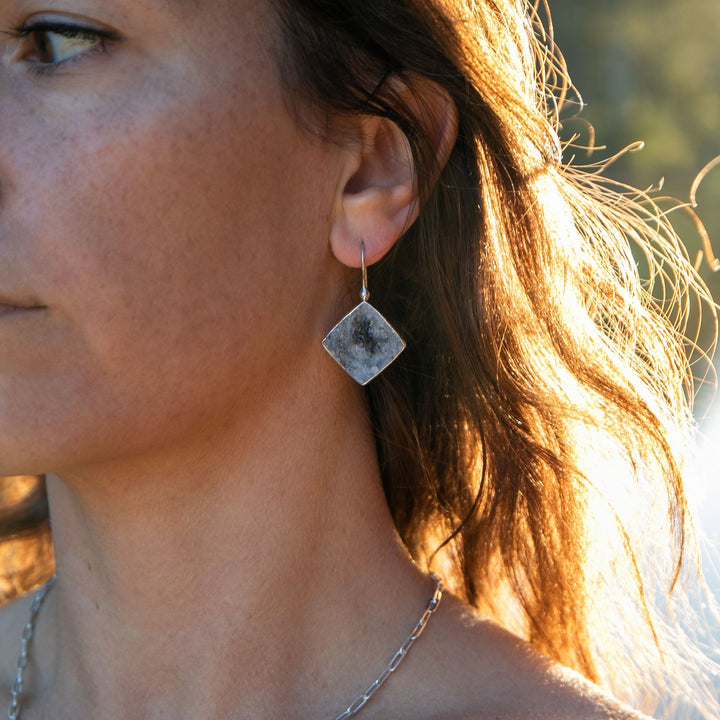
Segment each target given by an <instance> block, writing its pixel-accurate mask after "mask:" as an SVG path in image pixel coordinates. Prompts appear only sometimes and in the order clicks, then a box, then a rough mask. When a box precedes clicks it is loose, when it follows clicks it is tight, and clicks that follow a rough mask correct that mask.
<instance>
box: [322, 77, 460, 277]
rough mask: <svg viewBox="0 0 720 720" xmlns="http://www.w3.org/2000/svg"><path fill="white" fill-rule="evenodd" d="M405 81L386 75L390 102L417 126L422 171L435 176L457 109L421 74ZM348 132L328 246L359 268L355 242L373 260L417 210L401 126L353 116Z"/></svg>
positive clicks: (405, 227) (448, 143) (414, 176)
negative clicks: (422, 141) (427, 160)
mask: <svg viewBox="0 0 720 720" xmlns="http://www.w3.org/2000/svg"><path fill="white" fill-rule="evenodd" d="M410 79H411V82H407V81H405V80H401V79H400V78H398V77H391V78H389V79H388V81H387V83H388V92H389V96H390V101H391V102H392V100H393V99H394V100H395V101H396V102H397V104H398V106H399V107H400V108H401V109H402V110H403V111H404V112H405V113H406V114H409V115H411V116H412V120H413V122H414V123H415V124H416V126H418V127H419V128H420V129H421V130H422V134H423V135H424V136H425V138H426V139H427V141H428V143H429V145H430V147H431V149H432V154H433V155H434V160H435V164H434V167H433V168H432V169H428V168H424V169H423V173H424V175H428V174H432V175H433V176H435V177H436V176H437V175H438V174H439V172H440V170H441V169H442V168H443V167H444V165H445V163H446V162H447V159H448V157H449V155H450V152H451V150H452V148H453V146H454V144H455V138H456V135H457V111H456V109H455V105H454V103H453V102H452V100H451V99H450V97H449V96H448V95H447V93H446V92H445V91H444V90H442V89H441V88H440V87H439V86H438V85H436V84H435V83H434V82H432V81H431V80H429V79H427V78H424V77H421V76H412V77H411V78H410ZM352 135H353V137H354V140H353V142H352V143H351V144H349V145H348V146H347V147H346V149H345V156H344V159H345V163H344V174H343V175H342V176H341V182H340V184H339V187H338V197H337V200H336V209H335V214H334V220H333V225H332V227H331V232H330V245H331V249H332V252H333V254H334V255H335V257H336V258H337V259H338V260H339V261H340V262H341V263H343V264H344V265H347V266H349V267H359V266H360V243H361V241H362V242H364V244H365V254H366V262H367V264H368V265H371V264H372V263H374V262H377V261H378V260H380V258H382V257H383V256H384V255H385V254H386V253H387V252H388V251H389V250H390V249H391V248H392V247H393V245H394V244H395V242H397V240H398V239H399V238H400V237H401V236H402V235H403V234H404V233H405V232H406V231H407V230H408V228H409V227H410V226H411V225H412V224H413V222H415V220H416V219H417V216H418V213H419V209H420V208H419V193H418V183H417V170H416V167H415V159H414V157H413V152H412V148H411V146H410V142H409V141H408V139H407V137H406V136H405V134H404V133H403V132H402V130H401V129H400V128H399V127H398V126H397V125H396V124H395V123H394V122H393V121H392V120H390V119H389V118H387V117H380V116H364V117H362V118H358V119H357V122H356V124H355V125H354V130H353V132H352Z"/></svg>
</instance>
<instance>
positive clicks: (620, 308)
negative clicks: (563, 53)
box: [274, 0, 706, 690]
mask: <svg viewBox="0 0 720 720" xmlns="http://www.w3.org/2000/svg"><path fill="white" fill-rule="evenodd" d="M274 1H275V5H276V8H277V16H278V22H279V24H280V27H281V30H282V31H281V41H280V43H279V44H278V47H277V53H278V62H279V64H280V67H281V70H282V72H283V76H284V79H285V81H286V84H287V89H288V100H289V102H291V103H293V105H294V107H295V109H296V111H297V113H298V117H299V119H302V121H303V122H305V123H309V124H312V126H313V129H315V130H317V129H318V128H320V129H323V130H326V131H327V134H328V136H332V135H333V119H334V118H338V117H343V116H346V115H348V114H351V115H382V116H384V117H387V118H389V119H390V120H392V121H393V122H395V123H396V124H397V125H398V126H399V127H400V129H401V130H403V131H404V133H405V134H406V136H407V138H408V140H409V142H410V144H411V146H412V149H413V154H414V158H415V163H416V168H417V180H418V187H419V190H420V194H421V202H422V210H421V213H420V217H419V219H418V220H417V222H415V224H414V225H413V226H412V227H411V228H410V229H409V230H408V231H407V233H406V234H405V235H404V237H403V238H402V239H401V240H400V241H399V242H398V243H397V244H396V246H395V248H394V249H393V250H392V251H391V253H390V254H389V255H388V256H386V257H385V258H384V259H383V260H382V261H380V262H379V263H377V264H376V265H375V266H373V267H372V268H371V275H372V277H371V282H372V286H373V288H374V290H375V293H374V296H373V297H374V300H375V301H376V304H377V305H378V307H379V308H380V309H381V311H382V312H383V313H384V314H385V315H386V316H387V317H388V319H390V321H391V322H392V324H393V325H394V326H395V327H396V328H398V330H399V331H400V333H401V334H402V335H403V337H404V338H405V339H406V341H407V344H408V348H407V350H406V351H405V352H404V353H403V354H402V355H401V356H400V358H399V359H398V361H397V362H396V363H395V364H394V365H393V366H392V367H391V368H390V369H388V370H387V371H386V372H385V373H384V374H383V375H382V376H380V378H378V379H377V380H376V381H374V382H373V383H371V384H370V385H369V386H368V389H367V400H368V405H369V408H370V416H371V420H372V423H373V426H374V429H375V434H376V439H377V452H378V456H379V460H380V466H381V471H382V477H383V482H384V487H385V492H386V496H387V499H388V503H389V506H390V509H391V511H392V513H393V517H394V519H395V523H396V525H397V527H398V529H399V532H400V534H401V535H402V538H403V540H404V541H405V543H406V545H407V547H408V548H409V549H410V551H411V553H412V554H413V556H414V557H415V558H416V560H417V561H418V562H420V563H422V564H424V565H426V566H430V565H432V566H433V567H435V568H436V569H438V570H439V571H440V572H441V573H442V574H443V575H444V576H445V578H446V580H447V582H448V583H449V584H450V586H451V587H452V588H453V589H454V591H455V592H457V593H458V594H460V595H461V596H463V597H464V598H466V599H467V600H468V601H469V602H470V603H472V604H474V605H476V606H477V607H479V608H480V609H481V610H482V611H484V612H485V613H487V614H489V615H491V616H493V617H495V618H496V619H497V620H498V621H499V622H501V623H503V624H504V625H506V626H508V627H510V628H511V629H513V630H514V631H516V632H518V633H519V634H521V635H522V636H524V637H526V638H527V639H528V640H529V641H530V642H531V643H532V644H533V645H534V646H535V647H536V648H538V649H539V650H540V651H542V652H544V653H546V654H548V655H549V656H551V657H553V658H555V659H557V660H558V661H560V662H562V663H563V664H565V665H568V666H570V667H573V668H576V669H577V670H579V671H580V672H582V673H583V674H585V675H586V676H587V677H589V678H591V679H593V680H596V681H601V682H602V681H610V680H612V677H611V675H612V673H611V672H610V671H611V669H612V666H613V663H614V659H613V658H614V656H613V655H612V654H611V651H612V648H613V647H614V645H613V642H607V643H604V640H603V638H604V636H605V633H603V632H601V630H602V628H601V623H599V622H598V617H599V616H598V614H597V608H598V607H600V608H601V609H602V610H607V611H608V612H609V610H608V608H607V607H606V606H603V605H601V603H602V602H604V601H605V599H606V598H607V597H608V596H610V595H613V594H614V595H615V596H617V595H618V594H619V592H624V591H625V590H627V588H628V587H629V588H630V589H631V590H632V592H633V593H634V595H635V598H636V602H635V603H634V605H633V607H634V608H636V610H637V613H638V615H639V616H640V617H641V618H642V619H643V622H644V623H645V627H647V628H648V630H647V632H646V636H647V637H648V638H649V639H650V645H652V644H653V643H655V644H656V645H657V646H658V647H660V649H661V650H664V647H663V646H662V640H661V637H660V632H659V630H658V627H657V626H656V625H653V623H652V609H651V603H650V601H649V598H648V594H649V591H648V590H647V589H646V583H647V578H646V576H645V575H644V570H645V569H646V568H645V566H644V565H643V563H642V559H641V557H640V554H639V550H638V548H636V547H635V546H634V545H633V537H632V532H630V530H629V529H628V528H627V526H626V524H624V523H623V520H624V517H623V512H622V508H620V507H618V502H617V498H618V493H619V489H618V488H615V489H614V491H613V497H608V493H607V492H605V491H606V490H607V488H606V487H603V485H604V484H605V478H603V477H602V476H601V475H599V474H598V472H597V470H598V468H607V467H612V468H614V469H617V468H618V467H620V469H621V472H619V473H617V476H616V477H614V478H613V482H615V483H619V484H621V485H622V492H627V493H630V492H631V491H635V490H637V492H638V493H639V495H638V496H637V497H634V498H633V499H632V505H631V507H632V508H633V511H634V510H636V509H638V504H639V502H640V498H641V497H654V498H661V499H663V500H664V515H662V518H664V519H665V520H666V521H667V524H668V528H669V531H670V532H671V542H670V543H669V544H670V546H671V551H672V557H671V560H670V562H669V564H667V565H666V566H665V568H664V569H665V570H666V571H667V573H666V574H667V587H668V588H672V587H673V586H674V585H675V583H676V581H677V579H678V576H679V574H680V571H681V569H682V567H683V562H684V559H685V556H686V555H687V550H688V547H691V543H689V541H688V538H691V532H690V530H691V528H690V526H689V520H688V514H687V508H686V501H685V496H684V492H683V484H682V470H683V452H684V439H685V438H686V437H687V431H688V428H689V423H690V417H691V416H690V404H691V397H692V377H691V373H690V363H689V359H688V352H687V350H688V347H689V345H688V344H687V342H686V341H685V339H684V337H683V335H682V332H683V330H684V326H683V325H684V322H685V321H686V319H687V313H688V310H687V307H688V304H689V302H690V300H691V298H692V297H693V294H695V296H697V297H699V298H701V299H706V294H705V291H704V289H703V288H702V286H701V284H700V282H699V281H698V279H697V277H696V276H695V274H694V272H693V270H692V267H691V266H690V265H689V264H688V262H687V258H686V256H685V254H684V251H683V249H682V246H681V245H680V244H679V242H678V240H677V238H676V236H675V234H674V232H673V230H672V228H671V227H670V226H669V225H668V223H667V222H666V220H665V217H664V215H663V214H662V213H660V211H659V210H657V209H656V208H655V206H654V205H653V204H652V203H649V202H646V198H643V197H642V196H640V195H637V196H636V197H635V198H634V199H633V198H631V197H628V196H627V194H624V193H623V192H620V191H618V190H617V189H612V188H611V187H609V186H608V185H607V184H604V183H603V181H602V180H601V179H600V178H599V177H598V176H597V174H596V173H594V172H582V171H580V170H578V169H575V168H573V167H572V166H563V165H562V164H561V162H560V156H561V147H560V142H559V140H558V134H557V122H558V121H557V113H558V103H557V101H556V100H555V99H554V97H553V95H552V93H551V92H550V90H549V89H548V86H549V82H548V80H549V79H551V78H553V77H554V78H555V79H556V80H557V79H558V78H560V80H562V76H563V71H562V62H561V59H560V58H559V55H557V54H556V53H555V51H554V48H553V46H552V41H551V40H550V38H548V37H547V36H546V35H544V34H543V31H542V28H541V26H540V25H539V23H538V22H537V12H536V10H537V9H536V8H534V7H529V6H527V4H525V3H523V2H520V1H516V0H482V1H481V2H476V1H473V0H364V1H363V2H361V3H360V2H357V0H274ZM419 77H423V78H429V79H430V80H431V81H432V83H434V86H435V87H436V88H438V89H439V91H440V92H443V93H445V94H446V95H447V96H448V97H449V98H450V99H451V100H452V102H453V103H454V104H455V106H456V107H457V110H458V137H457V142H456V143H455V146H454V148H453V150H452V153H451V155H450V158H449V160H448V162H447V164H446V165H445V166H444V167H443V168H438V167H436V165H435V160H434V153H433V150H432V142H431V139H430V138H429V137H428V129H427V122H425V118H424V117H423V116H422V113H418V112H417V108H418V107H422V103H421V100H422V97H421V94H420V93H419V96H418V98H417V100H418V101H417V102H413V103H412V104H408V103H407V102H403V97H402V95H401V94H400V93H399V92H397V85H396V84H394V83H393V82H391V81H390V79H391V78H399V79H400V80H402V81H403V83H404V86H406V87H409V88H410V89H411V91H412V89H413V87H416V86H417V79H418V78H419ZM560 84H561V86H562V83H560ZM633 246H634V249H636V250H639V252H640V254H641V255H642V256H643V257H644V258H645V263H646V265H647V267H648V277H647V278H645V279H644V280H641V278H640V276H639V274H638V269H637V263H636V260H635V259H634V256H633V253H632V251H631V248H632V247H633ZM613 463H615V465H613ZM603 518H604V519H605V520H606V521H607V520H610V523H611V526H612V527H613V528H614V529H615V530H614V532H615V540H616V541H617V543H618V544H619V545H620V547H621V548H622V552H621V553H620V555H619V556H612V557H611V558H609V560H608V562H607V563H605V564H604V565H603V564H602V563H601V562H600V558H599V557H598V552H597V549H598V547H600V546H599V545H598V544H597V543H595V542H594V540H597V539H598V538H597V537H595V534H596V533H595V530H594V528H595V527H596V526H597V521H598V519H603ZM662 518H661V520H660V521H659V522H661V523H662V522H663V519H662ZM603 527H608V525H607V522H606V524H605V525H604V526H603ZM664 538H665V544H666V545H668V543H667V539H666V538H667V535H665V536H664ZM618 557H623V558H625V561H626V562H625V564H624V565H623V567H625V569H626V576H621V575H617V576H614V577H612V578H610V579H609V582H605V580H607V578H606V577H604V576H603V574H602V573H603V572H607V571H608V568H610V569H611V570H612V571H613V572H618V573H619V572H620V570H619V569H618V568H619V567H620V566H618V565H617V559H618ZM658 565H659V563H655V564H654V567H653V571H654V570H655V569H656V568H657V567H658ZM603 568H604V570H603ZM623 577H625V580H626V582H625V581H623ZM623 582H625V585H623ZM621 586H622V588H623V589H622V591H619V588H620V587H621ZM603 588H606V589H607V590H608V591H607V592H605V593H603ZM605 625H606V626H607V625H610V627H611V633H610V634H612V623H605ZM616 632H617V629H616ZM639 635H642V633H641V632H640V631H638V637H637V638H635V639H634V642H635V643H636V645H638V646H639V644H640V638H639ZM610 640H612V638H610ZM615 644H616V643H615ZM637 662H638V663H641V662H642V658H638V660H637ZM616 689H617V688H616ZM620 690H622V688H620Z"/></svg>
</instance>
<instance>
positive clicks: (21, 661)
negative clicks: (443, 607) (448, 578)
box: [7, 574, 443, 720]
mask: <svg viewBox="0 0 720 720" xmlns="http://www.w3.org/2000/svg"><path fill="white" fill-rule="evenodd" d="M431 577H432V579H433V581H434V582H435V591H434V592H433V595H432V597H431V598H430V602H429V603H428V604H427V607H426V608H425V612H423V614H422V616H421V617H420V619H419V620H418V621H417V624H416V625H415V627H414V628H413V630H412V632H411V633H410V634H409V635H408V636H407V639H406V640H405V642H404V643H403V644H402V645H401V646H400V648H399V650H398V651H397V652H396V653H395V655H393V658H392V660H390V662H389V663H388V664H387V667H386V668H385V669H384V670H383V671H382V673H380V675H379V677H378V678H377V679H376V680H374V681H373V682H372V683H370V685H368V687H367V688H366V689H365V691H364V692H362V693H361V694H360V695H358V696H357V697H356V698H355V700H353V702H352V703H350V705H349V706H348V709H347V710H345V712H344V713H342V714H340V715H338V716H337V717H336V718H335V720H347V718H351V717H353V716H354V715H357V714H358V713H359V712H360V710H362V709H363V707H365V705H366V703H367V702H368V701H369V700H370V698H371V697H372V696H373V695H374V694H375V693H376V692H377V691H378V690H379V689H380V688H381V687H382V686H383V685H384V684H385V681H386V680H387V679H388V678H389V677H390V675H392V674H393V673H394V672H395V671H396V670H397V669H398V666H399V665H400V663H401V662H402V661H403V660H404V659H405V656H406V655H407V654H408V652H409V651H410V648H411V647H412V646H413V645H414V644H415V641H416V640H417V639H418V638H419V637H420V635H422V633H423V630H425V627H426V626H427V624H428V621H429V620H430V618H431V617H432V614H433V613H434V612H435V611H436V610H437V607H438V605H439V604H440V599H441V598H442V594H443V586H442V582H441V581H440V579H439V578H438V577H437V575H435V574H433V575H431ZM54 584H55V576H54V575H53V576H52V577H51V578H50V579H49V580H48V581H47V582H46V583H45V584H44V585H43V586H42V587H41V588H40V590H38V592H37V594H36V595H35V597H34V598H33V600H32V603H31V605H30V615H29V617H28V620H27V622H26V623H25V625H24V626H23V629H22V633H21V635H20V655H18V660H17V673H16V675H15V682H14V683H13V684H12V688H11V690H10V695H11V698H10V705H9V706H8V711H7V716H8V719H9V720H18V718H19V717H20V704H21V702H22V696H23V691H24V689H25V688H24V685H23V675H24V674H25V668H26V667H27V666H28V663H29V662H30V649H31V646H32V642H33V636H34V635H35V624H36V622H37V617H38V614H39V612H40V608H41V607H42V605H43V603H44V602H45V598H46V597H47V594H48V593H49V592H50V590H51V589H52V587H53V585H54Z"/></svg>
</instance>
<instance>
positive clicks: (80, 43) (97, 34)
mask: <svg viewBox="0 0 720 720" xmlns="http://www.w3.org/2000/svg"><path fill="white" fill-rule="evenodd" d="M8 34H9V35H10V36H11V37H13V38H14V39H15V40H16V41H17V42H18V52H17V55H16V58H17V59H18V60H19V61H21V62H24V63H26V64H28V65H29V66H30V69H31V70H32V71H33V72H34V73H35V74H37V75H45V74H49V73H52V72H54V71H56V70H58V69H59V68H61V67H62V66H66V65H69V64H71V63H75V62H77V61H80V60H82V59H84V58H86V57H87V56H88V55H92V54H95V53H97V52H107V50H108V46H109V44H111V43H112V42H116V41H119V40H120V39H121V38H120V36H119V35H118V34H117V33H115V32H113V31H111V30H105V29H99V28H95V27H88V26H85V25H82V24H79V23H70V22H67V21H59V20H36V21H31V22H29V23H27V24H25V25H23V26H22V27H19V28H16V29H14V30H12V31H10V32H9V33H8Z"/></svg>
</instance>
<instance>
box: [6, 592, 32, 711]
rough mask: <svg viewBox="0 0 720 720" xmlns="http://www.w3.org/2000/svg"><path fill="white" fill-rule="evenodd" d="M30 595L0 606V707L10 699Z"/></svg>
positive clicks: (30, 599)
mask: <svg viewBox="0 0 720 720" xmlns="http://www.w3.org/2000/svg"><path fill="white" fill-rule="evenodd" d="M31 602H32V595H25V596H23V597H20V598H18V599H16V600H13V601H11V602H6V603H5V604H3V605H0V703H2V705H1V706H0V707H6V705H7V702H8V701H9V699H10V686H11V685H12V682H13V680H14V679H15V672H16V670H17V659H18V654H19V652H20V635H21V633H22V629H23V626H24V625H25V623H26V622H27V617H28V613H29V611H30V603H31Z"/></svg>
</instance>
